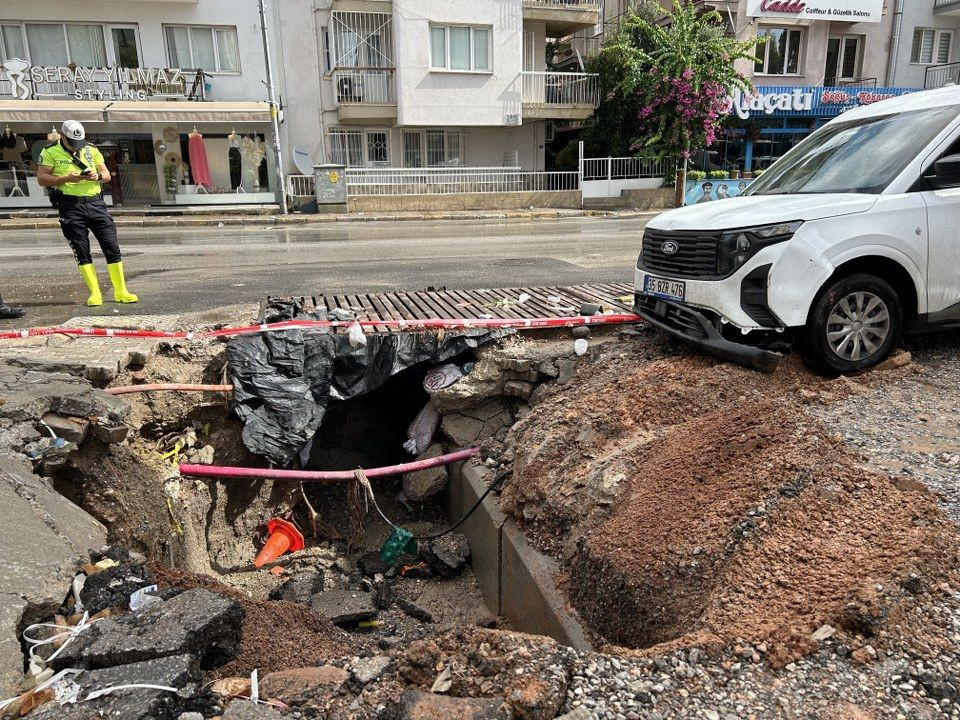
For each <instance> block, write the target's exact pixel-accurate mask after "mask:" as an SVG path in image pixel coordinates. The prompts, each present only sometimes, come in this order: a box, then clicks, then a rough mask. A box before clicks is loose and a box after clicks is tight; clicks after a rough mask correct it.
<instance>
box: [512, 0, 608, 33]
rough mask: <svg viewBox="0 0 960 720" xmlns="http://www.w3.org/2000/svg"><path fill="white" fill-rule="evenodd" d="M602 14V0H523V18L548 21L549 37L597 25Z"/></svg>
mask: <svg viewBox="0 0 960 720" xmlns="http://www.w3.org/2000/svg"><path fill="white" fill-rule="evenodd" d="M602 16H603V1H602V0H523V19H524V20H531V21H534V22H544V23H546V24H547V36H548V37H554V38H561V37H566V36H567V35H570V34H571V33H575V32H577V31H578V30H586V29H587V28H589V27H595V26H596V25H597V23H599V22H600V19H601V17H602Z"/></svg>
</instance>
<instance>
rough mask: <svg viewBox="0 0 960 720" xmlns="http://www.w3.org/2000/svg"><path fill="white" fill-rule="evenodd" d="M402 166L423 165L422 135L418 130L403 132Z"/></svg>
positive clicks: (415, 166) (416, 166)
mask: <svg viewBox="0 0 960 720" xmlns="http://www.w3.org/2000/svg"><path fill="white" fill-rule="evenodd" d="M403 166H404V167H406V168H418V167H423V135H422V134H421V133H420V131H418V130H414V131H409V130H406V131H404V133H403Z"/></svg>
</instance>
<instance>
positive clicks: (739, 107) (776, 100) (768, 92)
mask: <svg viewBox="0 0 960 720" xmlns="http://www.w3.org/2000/svg"><path fill="white" fill-rule="evenodd" d="M918 89H919V88H902V87H890V88H844V87H811V86H804V87H757V88H754V90H753V92H751V93H748V94H745V93H743V92H742V91H741V90H740V89H739V88H738V89H736V90H734V92H733V96H732V97H731V98H730V99H729V100H728V101H727V114H728V115H735V116H736V117H738V118H740V119H741V120H748V119H749V118H750V117H752V116H754V115H789V116H798V115H801V116H802V115H807V116H810V117H832V116H835V115H839V114H840V113H842V112H843V111H844V110H849V109H851V108H855V107H861V106H863V105H872V104H873V103H876V102H880V101H881V100H888V99H890V98H894V97H899V96H901V95H906V94H908V93H912V92H917V90H918Z"/></svg>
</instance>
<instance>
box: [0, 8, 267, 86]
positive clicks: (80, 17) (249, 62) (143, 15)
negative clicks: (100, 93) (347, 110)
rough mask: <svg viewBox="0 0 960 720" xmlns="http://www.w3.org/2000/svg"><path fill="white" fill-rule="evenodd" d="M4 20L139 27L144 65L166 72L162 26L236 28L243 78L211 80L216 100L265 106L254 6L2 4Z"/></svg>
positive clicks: (261, 52) (261, 49)
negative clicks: (262, 101)
mask: <svg viewBox="0 0 960 720" xmlns="http://www.w3.org/2000/svg"><path fill="white" fill-rule="evenodd" d="M0 18H2V19H3V20H4V21H5V22H7V21H13V22H17V21H31V20H33V21H64V22H70V21H80V22H85V23H103V24H108V23H115V24H131V25H137V26H138V34H139V36H140V62H141V65H142V66H144V67H167V66H168V64H169V63H168V60H167V53H166V47H165V44H164V38H163V30H162V25H163V24H185V25H229V26H236V28H237V41H238V44H239V48H240V73H239V74H232V75H231V74H218V75H215V76H214V78H213V91H212V93H211V94H210V99H212V100H266V99H267V93H266V87H265V86H264V84H263V80H264V79H265V77H266V74H265V71H264V63H263V45H262V41H261V34H260V18H259V12H258V9H257V3H256V2H253V1H252V0H243V1H241V2H228V1H227V0H198V1H197V2H196V3H189V2H163V1H162V0H157V1H156V2H120V1H118V0H84V2H63V0H16V2H11V1H10V0H0Z"/></svg>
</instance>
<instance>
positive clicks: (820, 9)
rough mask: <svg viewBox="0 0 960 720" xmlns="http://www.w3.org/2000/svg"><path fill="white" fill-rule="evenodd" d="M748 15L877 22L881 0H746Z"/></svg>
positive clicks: (881, 10)
mask: <svg viewBox="0 0 960 720" xmlns="http://www.w3.org/2000/svg"><path fill="white" fill-rule="evenodd" d="M747 15H748V16H749V17H769V18H795V19H798V20H839V21H845V22H870V23H878V22H880V20H881V19H883V0H747Z"/></svg>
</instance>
